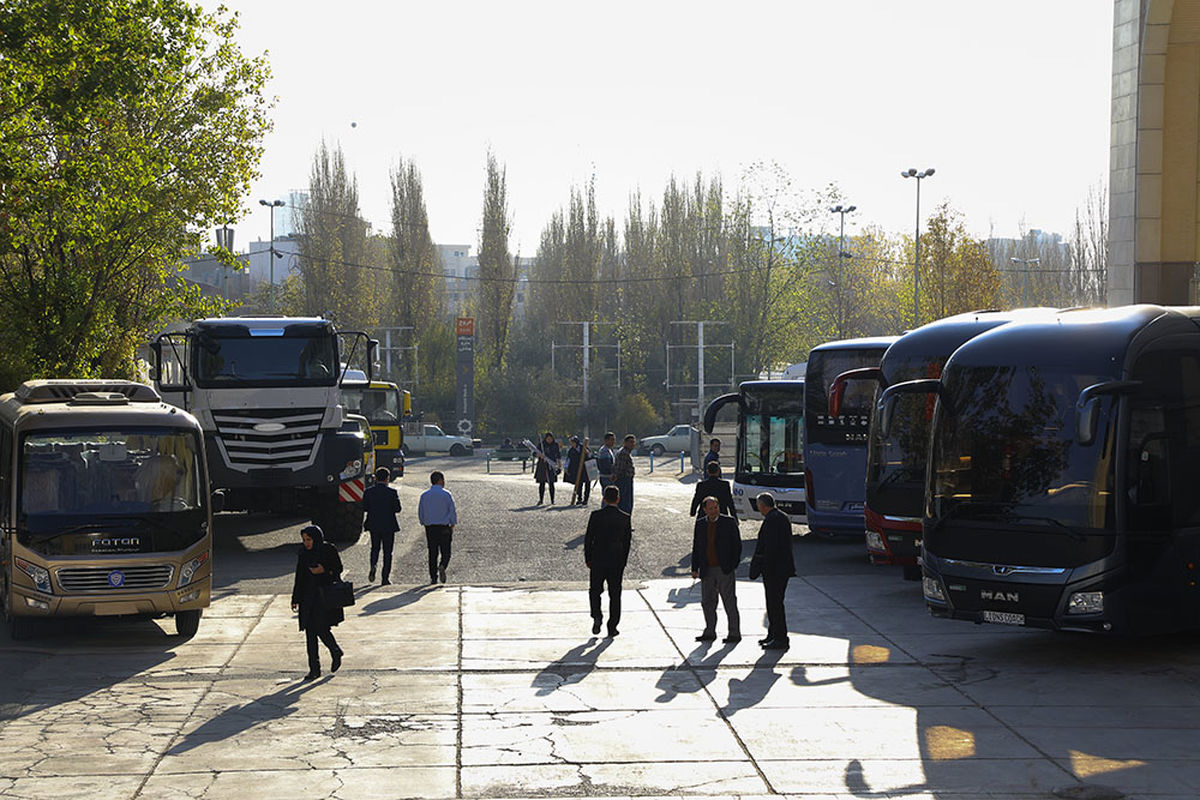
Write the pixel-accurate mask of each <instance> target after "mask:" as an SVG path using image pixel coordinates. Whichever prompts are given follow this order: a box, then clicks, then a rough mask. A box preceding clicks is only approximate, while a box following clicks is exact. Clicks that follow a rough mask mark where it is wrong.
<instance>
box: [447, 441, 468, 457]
mask: <svg viewBox="0 0 1200 800" xmlns="http://www.w3.org/2000/svg"><path fill="white" fill-rule="evenodd" d="M466 454H467V448H465V447H463V446H462V445H461V444H457V443H456V444H452V445H450V455H452V456H454V457H455V458H458V457H459V456H465V455H466Z"/></svg>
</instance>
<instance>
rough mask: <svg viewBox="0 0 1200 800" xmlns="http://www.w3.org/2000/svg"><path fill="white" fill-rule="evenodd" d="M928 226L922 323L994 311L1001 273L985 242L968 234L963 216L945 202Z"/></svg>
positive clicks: (923, 247)
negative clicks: (971, 312)
mask: <svg viewBox="0 0 1200 800" xmlns="http://www.w3.org/2000/svg"><path fill="white" fill-rule="evenodd" d="M926 226H927V230H926V233H925V234H924V235H923V236H922V237H921V254H922V256H923V258H922V259H921V295H920V302H921V321H922V322H929V321H931V320H935V319H942V318H943V317H948V316H950V315H952V314H959V313H962V312H964V311H974V310H977V309H982V308H995V307H996V306H997V305H998V302H997V301H998V299H999V292H1000V273H999V272H998V271H997V270H996V266H995V264H993V263H992V259H991V257H990V256H989V255H988V251H987V246H986V245H985V244H984V242H983V241H982V240H980V239H976V238H974V237H972V236H971V235H970V234H969V233H968V232H967V229H966V225H964V223H963V220H962V215H961V214H960V213H959V212H957V211H955V210H954V209H953V208H951V207H950V204H949V203H946V202H944V203H942V204H941V205H939V206H938V207H937V208H936V209H934V212H933V214H932V215H931V216H930V217H929V220H928V222H927V223H926ZM910 244H911V242H910ZM910 253H911V251H910Z"/></svg>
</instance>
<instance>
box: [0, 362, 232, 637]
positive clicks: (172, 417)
mask: <svg viewBox="0 0 1200 800" xmlns="http://www.w3.org/2000/svg"><path fill="white" fill-rule="evenodd" d="M208 486H209V484H208V471H207V466H206V461H205V458H204V437H203V435H202V432H201V429H200V425H199V423H197V421H196V419H195V418H194V417H193V416H192V415H191V414H188V413H187V412H185V411H182V410H180V409H178V408H176V407H174V406H171V405H167V404H166V403H164V402H162V399H161V398H160V397H159V395H158V393H157V392H155V391H154V390H153V389H152V388H150V387H149V386H146V385H144V384H140V383H133V382H130V381H117V380H112V381H109V380H41V381H29V382H27V383H24V384H22V385H21V387H20V388H19V389H17V391H16V392H14V393H11V394H6V395H3V396H0V526H2V528H3V532H2V535H0V564H2V570H0V573H2V577H0V581H2V582H0V597H2V600H0V602H2V604H3V616H4V619H5V622H6V623H7V625H8V628H9V633H10V635H11V636H12V638H14V639H16V638H20V636H21V635H22V634H23V633H24V632H25V629H26V628H27V626H28V625H29V624H30V622H31V621H34V620H37V619H39V618H47V617H52V616H131V617H133V616H136V617H164V616H174V618H175V628H176V630H177V632H178V633H179V634H180V635H181V636H184V637H188V636H192V635H194V634H195V632H196V629H197V627H198V626H199V624H200V615H201V613H202V610H203V609H204V608H206V607H207V606H208V604H209V597H210V594H211V589H212V512H213V508H212V505H213V499H214V498H213V497H210V495H209V488H208ZM217 499H218V500H219V498H217ZM218 510H219V509H218Z"/></svg>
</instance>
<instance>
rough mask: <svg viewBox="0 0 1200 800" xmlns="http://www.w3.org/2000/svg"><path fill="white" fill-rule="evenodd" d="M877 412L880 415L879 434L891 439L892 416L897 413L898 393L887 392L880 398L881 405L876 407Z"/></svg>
mask: <svg viewBox="0 0 1200 800" xmlns="http://www.w3.org/2000/svg"><path fill="white" fill-rule="evenodd" d="M875 413H876V414H878V415H879V435H880V436H881V437H882V438H884V439H890V438H891V436H892V416H893V415H894V414H895V413H896V395H894V394H886V393H885V394H884V396H883V397H882V398H881V399H880V400H879V406H878V407H877V408H876V409H875Z"/></svg>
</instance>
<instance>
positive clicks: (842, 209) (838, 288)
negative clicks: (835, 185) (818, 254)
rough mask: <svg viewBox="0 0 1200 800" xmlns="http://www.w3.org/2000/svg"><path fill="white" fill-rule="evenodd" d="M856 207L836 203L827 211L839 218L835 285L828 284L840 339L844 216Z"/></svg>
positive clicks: (844, 238) (832, 283)
mask: <svg viewBox="0 0 1200 800" xmlns="http://www.w3.org/2000/svg"><path fill="white" fill-rule="evenodd" d="M856 208H858V206H843V205H842V204H841V203H838V204H837V205H836V206H834V207H833V208H831V209H829V210H830V211H831V212H833V213H834V214H837V215H839V216H840V217H841V223H840V228H839V233H838V268H837V283H834V282H833V281H830V282H829V285H830V286H832V287H833V291H834V294H835V295H836V297H837V316H838V318H837V336H838V338H839V339H841V338H842V283H843V281H842V263H843V262H842V259H843V258H850V254H849V253H847V252H846V215H847V214H849V213H850V212H851V211H854V210H855V209H856Z"/></svg>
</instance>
